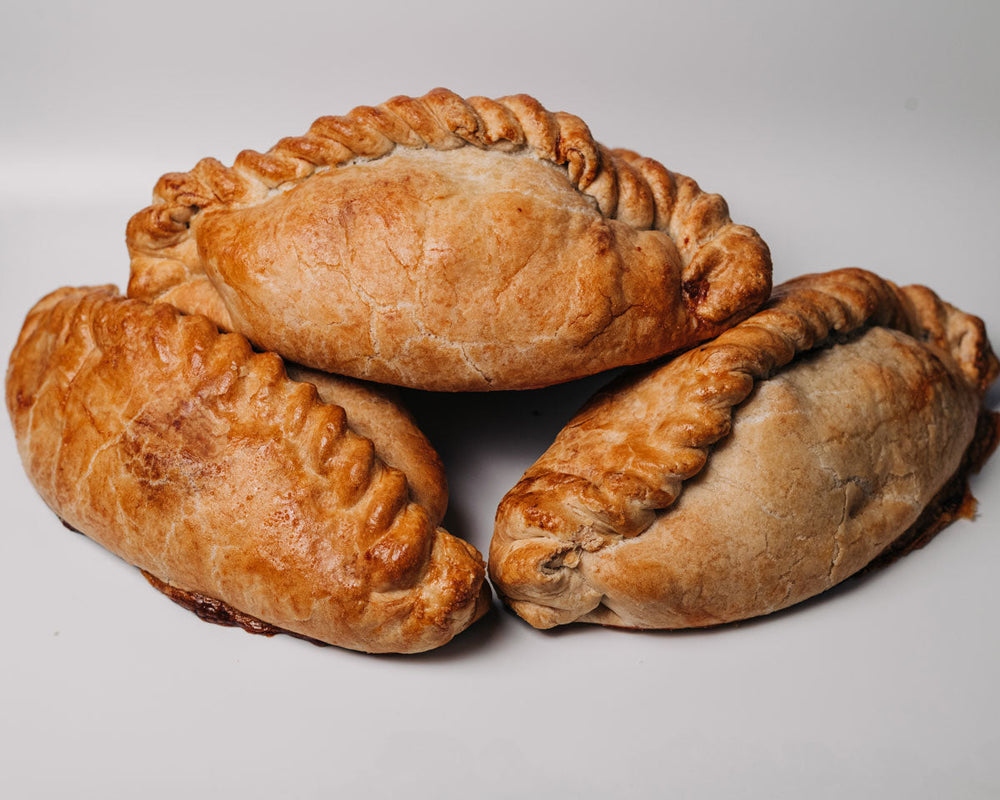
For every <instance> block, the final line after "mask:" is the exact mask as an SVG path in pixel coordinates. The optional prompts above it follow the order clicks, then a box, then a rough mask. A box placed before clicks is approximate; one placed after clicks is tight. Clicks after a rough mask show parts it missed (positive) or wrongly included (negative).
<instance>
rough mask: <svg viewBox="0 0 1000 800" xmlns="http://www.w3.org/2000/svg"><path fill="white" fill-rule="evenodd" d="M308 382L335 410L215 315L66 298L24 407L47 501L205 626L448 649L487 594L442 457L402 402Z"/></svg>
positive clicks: (51, 313)
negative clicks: (449, 501)
mask: <svg viewBox="0 0 1000 800" xmlns="http://www.w3.org/2000/svg"><path fill="white" fill-rule="evenodd" d="M294 374H295V375H296V376H297V377H301V378H307V379H308V380H311V381H313V382H314V383H315V384H316V385H317V386H318V387H319V389H318V392H319V394H317V388H315V387H314V386H313V385H310V383H303V382H298V381H294V380H291V379H290V378H288V377H287V376H286V373H285V368H284V365H283V363H282V361H281V359H280V358H278V356H276V355H274V354H273V353H264V354H255V353H254V352H253V351H252V350H251V348H250V345H249V344H248V342H247V341H246V339H244V338H243V337H242V336H239V335H238V334H224V335H223V334H220V333H219V332H218V331H217V330H216V328H215V326H213V325H212V324H211V322H209V321H208V320H207V319H205V318H204V317H200V316H186V315H183V314H181V313H180V312H178V311H177V310H176V309H174V308H172V307H171V306H169V305H166V304H160V303H157V304H153V305H150V304H147V303H144V302H140V301H137V300H128V299H125V298H121V297H119V296H118V295H117V291H116V290H115V289H114V287H100V288H92V289H72V288H70V289H60V290H58V291H56V292H54V293H52V294H51V295H49V296H48V297H46V298H44V299H43V300H41V301H40V302H39V303H38V304H37V305H36V306H35V307H34V309H32V311H31V312H30V313H29V314H28V317H27V319H26V321H25V324H24V328H23V329H22V331H21V335H20V337H19V339H18V342H17V345H16V347H15V348H14V351H13V353H12V355H11V360H10V366H9V368H8V372H7V408H8V410H9V412H10V416H11V420H12V421H13V424H14V431H15V434H16V437H17V443H18V449H19V451H20V454H21V459H22V461H23V463H24V466H25V469H26V471H27V473H28V476H29V478H30V479H31V481H32V483H33V484H34V485H35V487H36V488H37V489H38V491H39V493H40V494H41V496H42V497H43V499H44V500H45V502H46V503H47V504H48V505H49V506H50V507H51V508H52V509H53V510H54V511H55V512H56V513H57V514H58V515H59V516H60V517H61V518H62V519H63V520H64V521H65V522H66V523H67V524H68V525H70V526H71V527H73V528H75V529H77V530H79V531H82V532H83V533H85V534H87V535H88V536H89V537H91V538H93V539H95V540H96V541H98V542H99V543H100V544H102V545H103V546H104V547H106V548H107V549H109V550H111V551H112V552H114V553H116V554H118V555H119V556H121V557H122V558H124V559H125V560H126V561H128V562H130V563H132V564H135V565H136V566H138V567H139V568H141V569H142V570H143V571H144V572H145V573H147V575H148V576H149V577H150V582H151V583H153V585H155V586H157V587H158V588H160V589H161V590H163V591H165V592H166V593H167V594H169V595H170V596H171V597H173V598H174V599H176V600H178V601H179V602H182V603H183V604H184V605H187V606H188V607H190V608H192V609H193V610H196V611H198V613H199V614H200V615H202V616H204V617H206V618H209V619H214V620H215V621H223V622H227V623H231V624H240V625H243V626H244V627H246V628H248V629H251V630H261V631H264V632H273V631H274V630H275V629H282V630H287V631H290V632H293V633H296V634H298V635H301V636H306V637H309V638H312V639H315V640H319V641H323V642H328V643H331V644H336V645H340V646H342V647H349V648H352V649H356V650H365V651H372V652H385V651H395V652H416V651H420V650H427V649H430V648H433V647H437V646H438V645H441V644H444V643H445V642H447V641H448V640H449V639H451V638H452V637H453V636H454V635H455V634H456V633H458V632H459V631H461V630H463V629H464V628H465V627H466V626H468V625H469V624H471V623H472V622H473V621H474V620H475V619H477V618H478V617H479V616H481V615H482V614H483V613H484V611H485V610H486V608H487V607H488V603H489V594H488V591H489V590H488V589H487V588H486V586H485V584H484V580H483V579H484V572H485V569H484V565H483V563H482V558H481V557H480V555H479V554H478V553H477V552H476V551H475V549H474V548H473V547H472V546H471V545H468V544H466V543H465V542H463V541H461V540H460V539H457V538H455V537H453V536H451V535H450V534H448V533H447V532H445V531H444V530H443V529H442V528H440V527H439V523H440V520H441V515H442V514H443V512H444V506H445V503H446V490H445V484H444V476H443V473H442V471H441V466H440V462H439V461H438V459H437V456H436V455H435V454H434V453H433V451H432V450H431V448H430V445H429V444H428V443H427V442H426V440H425V439H424V438H423V437H422V436H421V435H420V433H419V431H417V430H416V428H415V427H414V425H413V423H412V422H411V421H410V420H409V418H408V417H406V415H405V414H404V413H403V412H401V411H400V410H399V409H397V408H395V407H394V406H393V405H392V404H391V403H390V401H388V400H387V399H386V398H385V397H383V396H381V395H378V394H374V393H370V392H367V391H366V390H365V389H364V388H363V387H359V386H357V385H353V384H352V383H351V382H349V381H343V380H339V379H335V378H328V377H324V376H319V375H315V374H312V373H301V372H295V373H294ZM329 400H333V401H334V402H337V403H341V404H342V405H343V406H344V408H346V409H347V413H346V414H345V411H344V410H343V409H342V408H341V406H340V405H334V404H332V403H331V402H324V401H329ZM355 420H361V421H360V422H356V421H355ZM390 465H391V466H390ZM399 468H402V469H404V470H407V472H408V474H410V473H412V475H413V480H412V483H408V481H407V476H406V475H404V472H402V471H401V470H400V469H399Z"/></svg>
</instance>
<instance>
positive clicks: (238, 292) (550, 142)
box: [126, 89, 771, 391]
mask: <svg viewBox="0 0 1000 800" xmlns="http://www.w3.org/2000/svg"><path fill="white" fill-rule="evenodd" d="M126 240H127V244H128V248H129V253H130V255H131V279H130V281H129V287H128V294H129V296H131V297H136V298H139V299H143V300H147V301H152V300H162V301H166V302H169V303H172V304H173V305H175V306H176V307H178V308H180V309H181V310H183V311H185V312H188V313H199V314H204V315H205V316H207V317H209V318H210V319H211V320H212V321H213V322H215V323H216V324H217V325H219V326H220V327H221V328H223V329H225V330H235V331H238V332H240V333H243V334H244V335H246V336H247V337H248V338H249V339H250V340H251V341H252V342H253V343H254V344H255V345H256V346H257V347H259V348H260V349H264V350H273V351H275V352H277V353H279V354H280V355H282V356H283V357H285V358H287V359H290V360H292V361H295V362H298V363H302V364H306V365H309V366H311V367H315V368H318V369H322V370H325V371H328V372H335V373H338V374H343V375H352V376H355V377H358V378H366V379H370V380H375V381H379V382H383V383H393V384H398V385H404V386H411V387H416V388H421V389H432V390H445V391H459V390H490V389H523V388H532V387H539V386H544V385H550V384H554V383H558V382H561V381H567V380H570V379H573V378H577V377H581V376H583V375H589V374H593V373H596V372H599V371H601V370H604V369H608V368H611V367H615V366H620V365H623V364H635V363H639V362H642V361H646V360H649V359H652V358H655V357H657V356H660V355H662V354H664V353H667V352H671V351H674V350H677V349H679V348H682V347H686V346H689V345H691V344H693V343H696V342H699V341H703V340H706V339H709V338H711V337H713V336H715V335H716V334H717V333H719V332H720V331H722V330H723V329H725V328H727V327H729V326H731V325H732V324H733V323H734V322H736V321H738V320H739V319H742V318H744V317H746V316H747V315H749V314H750V313H751V312H752V311H753V310H754V309H755V308H757V307H758V306H759V305H760V304H761V303H762V302H763V301H764V300H765V299H766V298H767V296H768V293H769V291H770V279H771V261H770V255H769V252H768V249H767V247H766V245H765V244H764V242H763V241H762V240H761V239H760V237H759V236H758V234H757V233H756V231H754V230H752V229H750V228H747V227H744V226H741V225H735V224H733V223H732V222H731V220H730V218H729V212H728V209H727V206H726V203H725V201H724V200H723V199H722V198H721V197H719V196H718V195H714V194H706V193H704V192H702V191H701V189H700V188H699V187H698V184H697V183H695V182H694V181H693V180H691V179H690V178H687V177H685V176H683V175H679V174H676V173H672V172H670V171H669V170H667V169H665V168H664V167H663V166H662V165H661V164H659V163H657V162H656V161H653V160H652V159H649V158H642V157H640V156H638V155H637V154H635V153H633V152H630V151H627V150H609V149H608V148H606V147H604V146H602V145H600V144H598V143H597V142H595V141H594V139H593V138H592V137H591V134H590V131H589V130H588V128H587V126H586V125H585V124H584V123H583V121H582V120H580V119H579V118H577V117H575V116H572V115H570V114H565V113H552V112H549V111H547V110H545V109H544V108H543V107H542V106H541V105H540V104H539V103H538V102H537V101H536V100H534V99H532V98H531V97H528V96H526V95H515V96H512V97H505V98H502V99H499V100H490V99H487V98H483V97H471V98H469V99H467V100H466V99H463V98H461V97H458V96H457V95H455V94H453V93H451V92H449V91H447V90H444V89H437V90H435V91H432V92H430V93H429V94H427V95H426V96H424V97H421V98H411V97H396V98H393V99H392V100H389V101H388V102H386V103H383V104H382V105H379V106H375V107H367V106H363V107H359V108H356V109H354V110H353V111H351V112H350V113H349V114H347V115H346V116H342V117H322V118H320V119H318V120H317V121H316V122H315V123H314V124H313V125H312V127H311V128H310V129H309V131H308V133H306V134H305V135H304V136H299V137H293V138H287V139H282V140H281V141H280V142H279V143H278V144H277V145H275V146H274V147H273V148H271V150H269V151H268V152H267V153H264V154H261V153H257V152H254V151H250V150H247V151H244V152H242V153H240V155H239V156H238V157H237V158H236V161H235V163H234V165H233V166H232V167H225V166H223V165H222V164H221V163H219V162H218V161H216V160H214V159H203V160H202V161H200V162H199V163H198V164H197V165H196V166H195V168H194V169H192V170H191V171H190V172H187V173H171V174H168V175H164V176H163V177H162V178H161V179H160V180H159V182H158V183H157V185H156V188H155V190H154V204H153V205H151V206H150V207H148V208H146V209H144V210H142V211H140V212H138V213H137V214H136V215H135V216H134V217H133V218H132V219H131V221H130V222H129V224H128V229H127V236H126Z"/></svg>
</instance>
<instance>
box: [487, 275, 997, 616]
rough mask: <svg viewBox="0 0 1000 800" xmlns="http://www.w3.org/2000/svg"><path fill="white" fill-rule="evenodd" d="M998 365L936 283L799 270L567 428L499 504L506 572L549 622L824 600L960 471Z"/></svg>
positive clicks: (600, 398) (508, 588) (748, 611)
mask: <svg viewBox="0 0 1000 800" xmlns="http://www.w3.org/2000/svg"><path fill="white" fill-rule="evenodd" d="M997 372H998V364H997V360H996V358H995V356H994V355H993V353H992V350H991V348H990V344H989V342H988V340H987V338H986V334H985V329H984V326H983V323H982V321H981V320H979V319H977V318H975V317H973V316H971V315H969V314H965V313H963V312H961V311H959V310H958V309H956V308H954V307H952V306H950V305H948V304H947V303H944V302H943V301H941V300H940V299H939V298H938V297H937V296H936V295H935V294H934V293H933V292H931V291H930V290H929V289H926V288H924V287H919V286H909V287H904V288H898V287H896V286H895V285H893V284H891V283H890V282H888V281H885V280H882V279H881V278H879V277H878V276H876V275H873V274H872V273H869V272H865V271H862V270H838V271H835V272H831V273H826V274H819V275H807V276H803V277H801V278H797V279H795V280H793V281H789V282H787V283H785V284H783V285H782V286H779V287H777V288H776V290H775V294H774V297H773V298H772V300H771V301H770V302H769V304H768V305H767V306H766V307H765V309H764V310H762V311H760V312H758V313H757V314H755V315H754V316H752V317H750V318H749V319H747V320H746V321H744V322H742V323H740V324H739V325H737V326H735V327H733V328H732V329H730V330H728V331H726V332H725V333H723V334H722V335H720V336H719V337H718V338H716V339H715V340H714V341H712V342H709V343H707V344H704V345H701V346H699V347H696V348H693V349H691V350H689V351H687V352H686V353H684V354H682V355H680V356H678V357H677V358H676V359H673V360H672V361H669V362H667V363H665V364H663V365H661V366H659V367H657V368H655V369H651V370H643V371H640V372H639V373H638V374H636V375H634V376H633V377H631V378H630V379H628V380H623V381H620V382H619V383H617V384H614V385H613V386H612V387H610V388H609V389H608V390H607V391H605V392H602V393H600V394H599V395H597V396H596V397H595V398H594V399H593V400H592V401H591V402H590V403H589V404H588V405H587V406H586V407H585V408H584V409H583V410H582V411H581V412H580V413H579V414H577V415H576V416H575V417H574V418H573V419H572V420H571V421H570V422H569V423H568V424H567V425H566V427H565V428H564V429H563V430H562V431H561V432H560V433H559V435H558V437H557V438H556V440H555V442H554V443H553V444H552V446H551V447H550V448H549V449H548V450H547V451H546V452H545V453H544V454H543V455H542V456H541V458H539V459H538V461H537V462H536V463H535V464H534V465H532V466H531V467H530V468H529V469H528V471H527V472H526V473H525V475H524V476H523V477H522V479H521V480H520V482H519V483H518V484H517V485H516V486H515V487H514V488H513V489H511V491H510V492H508V494H507V495H506V497H505V498H504V499H503V501H502V502H501V504H500V508H499V510H498V512H497V523H496V530H495V532H494V536H493V540H492V542H491V547H490V573H491V576H492V578H493V582H494V585H495V586H496V587H497V589H498V591H499V592H500V593H501V594H502V595H504V596H505V597H506V598H507V601H508V602H509V603H510V604H511V605H512V606H513V608H514V609H515V610H516V611H517V612H518V613H519V614H520V615H521V616H523V617H524V618H525V619H526V620H527V621H529V622H530V623H531V624H533V625H536V626H538V627H551V626H553V625H558V624H564V623H567V622H572V621H575V620H580V621H588V622H598V623H602V624H611V625H618V626H626V627H653V628H656V627H660V628H678V627H690V626H702V625H709V624H716V623H720V622H727V621H732V620H735V619H743V618H747V617H750V616H756V615H760V614H766V613H770V612H772V611H774V610H776V609H778V608H783V607H785V606H788V605H791V604H792V603H795V602H798V601H799V600H802V599H804V598H806V597H809V596H812V595H814V594H817V593H819V592H821V591H823V590H825V589H827V588H829V587H830V586H832V585H834V584H835V583H837V582H838V581H840V580H843V579H844V578H846V577H847V576H849V575H851V574H852V573H854V572H856V571H857V570H858V569H860V568H861V567H863V566H864V565H866V564H867V563H869V562H871V561H872V559H874V558H875V557H876V556H877V555H878V554H879V553H881V552H882V551H883V550H884V549H885V548H887V547H890V546H891V545H893V544H894V543H895V542H897V541H898V539H899V537H901V536H902V535H903V534H905V533H907V532H908V530H909V528H910V526H912V525H914V524H915V522H916V521H917V519H918V517H919V516H920V515H921V512H922V510H924V509H925V508H927V507H928V505H929V504H931V502H932V498H933V497H934V496H935V495H936V493H937V492H938V491H939V490H940V489H941V488H942V486H943V485H944V484H945V483H946V482H947V481H948V480H949V479H950V478H951V477H952V476H954V475H956V472H957V471H958V470H959V467H960V464H961V463H962V460H963V457H964V456H965V454H966V453H967V451H968V450H969V448H970V444H975V441H974V437H975V436H976V435H977V421H978V418H979V415H980V411H981V408H982V399H983V395H984V393H985V391H986V388H987V387H988V385H989V384H990V382H991V381H992V380H994V379H995V377H996V375H997ZM989 424H992V423H989V422H988V423H987V425H989ZM987 435H988V434H987ZM963 477H964V476H963ZM935 521H936V520H934V519H930V520H928V523H930V524H933V523H934V522H935ZM918 533H919V532H918Z"/></svg>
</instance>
